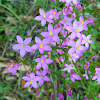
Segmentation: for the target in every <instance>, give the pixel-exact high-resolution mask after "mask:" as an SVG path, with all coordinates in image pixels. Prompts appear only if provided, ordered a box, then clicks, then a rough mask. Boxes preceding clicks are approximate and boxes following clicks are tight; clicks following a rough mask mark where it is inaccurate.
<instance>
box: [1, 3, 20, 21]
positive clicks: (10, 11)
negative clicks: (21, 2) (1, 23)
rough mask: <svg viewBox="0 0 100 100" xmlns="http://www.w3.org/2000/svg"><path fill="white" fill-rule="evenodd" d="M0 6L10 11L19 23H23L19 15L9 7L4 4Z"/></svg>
mask: <svg viewBox="0 0 100 100" xmlns="http://www.w3.org/2000/svg"><path fill="white" fill-rule="evenodd" d="M0 6H2V7H4V8H6V9H7V10H8V11H10V12H11V13H12V14H13V15H14V16H15V17H16V18H17V19H18V20H19V21H21V19H20V18H19V17H18V15H17V14H16V13H15V12H13V11H12V10H11V9H10V8H9V7H7V6H5V5H3V4H0Z"/></svg>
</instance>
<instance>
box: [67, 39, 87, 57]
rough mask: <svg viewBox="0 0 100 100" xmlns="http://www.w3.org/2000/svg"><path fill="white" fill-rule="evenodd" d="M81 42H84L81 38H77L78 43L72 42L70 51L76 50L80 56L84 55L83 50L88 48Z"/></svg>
mask: <svg viewBox="0 0 100 100" xmlns="http://www.w3.org/2000/svg"><path fill="white" fill-rule="evenodd" d="M81 43H82V41H81V40H80V39H79V40H77V41H76V43H75V42H72V44H71V46H72V48H70V49H69V50H68V53H69V54H71V53H74V52H76V54H77V55H78V56H82V52H83V51H86V50H87V48H86V47H85V46H82V45H81Z"/></svg>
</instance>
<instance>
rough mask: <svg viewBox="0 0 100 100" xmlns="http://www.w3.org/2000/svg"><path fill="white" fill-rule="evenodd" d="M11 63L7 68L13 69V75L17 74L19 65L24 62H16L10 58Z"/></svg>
mask: <svg viewBox="0 0 100 100" xmlns="http://www.w3.org/2000/svg"><path fill="white" fill-rule="evenodd" d="M10 62H11V64H9V65H7V67H6V68H8V69H7V71H8V72H10V71H12V75H15V74H16V70H17V69H18V68H19V66H21V65H22V63H21V62H20V63H18V64H17V63H14V62H13V61H12V60H10Z"/></svg>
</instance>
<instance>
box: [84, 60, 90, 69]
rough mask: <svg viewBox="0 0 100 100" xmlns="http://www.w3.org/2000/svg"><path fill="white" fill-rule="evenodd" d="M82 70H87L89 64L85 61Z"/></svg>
mask: <svg viewBox="0 0 100 100" xmlns="http://www.w3.org/2000/svg"><path fill="white" fill-rule="evenodd" d="M83 68H84V69H88V68H89V62H88V61H86V64H85V65H84V66H83Z"/></svg>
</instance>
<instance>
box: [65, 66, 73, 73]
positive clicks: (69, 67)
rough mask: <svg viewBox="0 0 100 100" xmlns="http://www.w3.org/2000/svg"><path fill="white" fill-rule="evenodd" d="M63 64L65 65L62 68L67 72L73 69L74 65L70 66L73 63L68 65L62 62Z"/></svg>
mask: <svg viewBox="0 0 100 100" xmlns="http://www.w3.org/2000/svg"><path fill="white" fill-rule="evenodd" d="M64 65H65V66H66V67H65V68H64V70H67V71H68V73H70V71H71V70H74V67H72V66H73V64H70V65H68V64H64Z"/></svg>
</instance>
